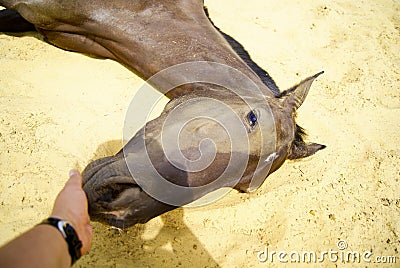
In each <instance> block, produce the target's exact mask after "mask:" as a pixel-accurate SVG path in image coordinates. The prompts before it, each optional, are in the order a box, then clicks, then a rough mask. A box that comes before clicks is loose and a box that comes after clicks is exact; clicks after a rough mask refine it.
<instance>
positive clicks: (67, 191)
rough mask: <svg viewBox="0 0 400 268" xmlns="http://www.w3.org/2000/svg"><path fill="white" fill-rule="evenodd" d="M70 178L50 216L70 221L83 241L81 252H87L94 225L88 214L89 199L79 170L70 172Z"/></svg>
mask: <svg viewBox="0 0 400 268" xmlns="http://www.w3.org/2000/svg"><path fill="white" fill-rule="evenodd" d="M69 175H70V178H69V180H68V181H67V183H66V184H65V186H64V188H63V189H62V190H61V192H60V193H59V194H58V196H57V198H56V201H55V202H54V207H53V211H52V213H51V216H50V217H54V218H59V219H62V220H65V221H69V222H70V223H71V225H72V227H74V229H75V231H76V232H77V234H78V236H79V239H80V240H81V241H82V248H81V253H82V255H83V254H86V253H87V252H88V250H89V248H90V245H91V244H92V236H93V232H92V227H91V225H90V218H89V214H88V203H87V202H88V201H87V198H86V194H85V192H84V191H83V189H82V176H81V174H80V173H79V171H77V170H71V171H70V172H69Z"/></svg>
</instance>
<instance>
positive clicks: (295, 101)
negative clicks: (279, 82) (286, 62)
mask: <svg viewBox="0 0 400 268" xmlns="http://www.w3.org/2000/svg"><path fill="white" fill-rule="evenodd" d="M323 73H324V72H323V71H322V72H319V73H317V74H315V75H313V76H310V77H308V78H306V79H304V80H303V81H301V82H300V83H299V84H297V85H295V86H294V87H292V88H290V89H288V90H285V91H283V92H282V93H281V98H282V100H283V102H284V105H285V106H286V107H293V109H294V110H297V108H299V107H300V105H302V104H303V102H304V100H305V98H306V97H307V94H308V91H309V90H310V87H311V84H312V82H313V81H314V80H315V79H316V78H317V77H318V76H320V75H321V74H323Z"/></svg>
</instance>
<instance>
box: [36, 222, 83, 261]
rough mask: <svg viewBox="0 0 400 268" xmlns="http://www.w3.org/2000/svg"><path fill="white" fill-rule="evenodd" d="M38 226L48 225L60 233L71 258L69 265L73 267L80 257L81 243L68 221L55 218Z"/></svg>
mask: <svg viewBox="0 0 400 268" xmlns="http://www.w3.org/2000/svg"><path fill="white" fill-rule="evenodd" d="M40 224H49V225H51V226H54V227H56V228H57V230H59V231H60V233H61V234H62V236H63V237H64V239H65V241H66V242H67V244H68V252H69V255H70V256H71V265H73V264H74V263H75V262H76V261H77V260H78V259H79V258H80V257H81V255H82V254H81V248H82V242H81V241H80V240H79V237H78V234H77V233H76V231H75V229H74V228H73V227H72V225H71V224H70V223H69V222H68V221H64V220H61V219H57V218H52V217H50V218H47V219H45V220H43V221H42V222H41V223H40Z"/></svg>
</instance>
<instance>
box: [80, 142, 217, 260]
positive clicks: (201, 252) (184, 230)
mask: <svg viewBox="0 0 400 268" xmlns="http://www.w3.org/2000/svg"><path fill="white" fill-rule="evenodd" d="M121 146H122V142H121V141H120V140H112V141H108V142H105V143H103V144H101V145H100V146H99V147H98V148H97V150H96V152H95V153H94V156H93V159H97V158H100V157H104V156H109V155H112V154H115V153H116V152H118V151H119V150H120V149H121ZM92 226H93V233H94V237H93V244H92V247H91V249H90V251H89V253H88V254H87V255H86V256H84V257H82V259H81V260H80V261H79V262H78V263H76V265H75V267H220V266H219V265H218V263H217V262H216V261H215V260H214V259H213V257H212V256H211V255H210V254H209V253H208V252H207V250H206V248H205V247H204V246H203V245H202V243H201V242H200V241H199V240H198V238H197V237H196V236H195V235H194V234H193V232H192V231H191V230H190V228H188V226H186V224H185V221H184V209H183V208H178V209H175V210H173V211H169V212H167V213H165V214H163V215H161V216H159V217H157V218H154V219H152V220H151V221H149V222H148V223H146V224H137V225H135V226H132V227H130V228H127V229H124V230H119V229H116V228H113V227H111V226H107V225H103V224H101V223H97V222H92Z"/></svg>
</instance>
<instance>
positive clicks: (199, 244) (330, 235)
mask: <svg viewBox="0 0 400 268" xmlns="http://www.w3.org/2000/svg"><path fill="white" fill-rule="evenodd" d="M206 5H207V6H208V8H209V11H210V15H211V17H212V19H213V20H214V22H215V24H216V25H218V26H219V27H220V28H221V29H222V30H224V31H225V32H226V33H228V34H230V35H232V36H234V37H235V38H236V39H237V40H238V41H240V42H241V43H242V44H243V46H244V47H245V48H246V49H247V50H248V51H249V52H250V54H251V55H252V57H253V58H254V60H255V61H256V62H257V63H259V65H260V66H262V67H263V68H265V69H266V70H267V71H268V72H269V73H270V75H271V76H272V77H273V78H274V79H275V81H276V82H277V84H278V86H279V87H280V88H281V89H286V88H288V87H290V86H292V85H293V84H295V83H297V82H299V81H300V80H301V79H303V78H305V77H307V76H309V75H312V74H314V73H317V72H319V71H321V70H324V71H325V74H324V75H323V76H321V77H320V78H318V79H317V80H316V82H315V83H314V84H313V86H312V88H311V91H310V94H309V96H308V97H307V99H306V101H305V103H304V105H303V106H302V107H301V108H300V109H299V111H298V122H299V123H300V125H301V126H303V127H304V128H305V129H306V130H307V132H308V133H309V136H308V140H310V141H315V142H319V143H322V144H325V145H327V148H326V149H325V150H323V151H321V152H319V153H317V154H316V155H315V156H312V157H310V158H307V159H304V160H300V161H288V162H286V163H285V164H284V166H283V167H281V169H279V170H278V171H277V172H275V173H274V174H273V175H271V176H270V177H268V179H267V180H266V181H265V183H264V184H263V185H262V186H261V188H260V189H258V191H256V192H255V193H252V194H240V193H237V192H235V191H232V192H230V193H229V194H228V195H227V196H225V197H224V198H223V199H221V200H219V201H218V202H215V203H213V204H211V205H208V206H206V207H199V208H194V209H193V208H181V209H177V210H175V211H172V212H169V213H167V214H165V215H163V216H161V217H158V218H155V219H153V220H151V221H150V222H148V223H147V224H145V225H138V226H134V227H131V228H128V229H126V230H124V231H122V232H120V231H118V230H116V229H113V228H110V227H109V226H105V225H102V224H99V223H96V222H93V228H94V241H93V245H92V248H91V250H90V252H89V254H88V255H86V256H84V257H83V258H82V259H81V260H80V261H79V262H78V263H77V265H76V267H278V266H281V262H280V261H279V260H278V257H277V255H275V256H274V259H273V260H271V258H269V259H268V260H266V261H265V262H260V261H259V260H258V258H257V254H258V252H259V251H262V250H265V248H267V249H268V251H269V253H271V251H283V252H287V254H289V253H290V252H291V251H298V252H299V253H302V252H304V251H314V252H316V253H317V254H321V252H323V251H329V250H334V251H335V250H336V251H338V252H345V251H348V250H351V251H358V252H360V253H363V252H365V251H368V252H369V251H371V252H372V256H371V258H370V259H371V260H372V262H373V261H375V257H377V256H378V257H379V256H397V263H400V259H399V258H400V255H399V253H398V251H399V250H400V238H399V236H400V186H399V178H400V167H399V163H400V147H399V145H400V138H399V133H400V71H399V67H400V56H399V55H400V17H399V14H400V3H399V2H398V1H395V0H392V1H390V0H381V1H362V2H354V1H340V0H333V1H324V0H315V1H294V0H290V1H289V0H284V1H270V0H249V1H246V2H243V1H238V0H230V1H227V0H214V1H206ZM0 63H1V64H0V85H1V86H0V110H1V116H0V178H1V179H0V215H1V217H0V244H3V243H5V242H6V241H8V240H10V239H12V238H13V237H15V236H17V235H18V234H20V233H22V232H23V231H25V230H27V229H28V228H30V227H31V226H33V225H34V224H35V223H37V222H39V221H41V220H42V219H43V218H45V217H47V216H48V215H49V213H50V210H51V207H52V204H53V201H54V199H55V197H56V195H57V193H58V191H59V190H60V189H61V188H62V187H63V185H64V183H65V181H66V180H67V173H68V170H69V169H71V168H78V169H80V170H82V169H83V168H84V167H85V165H86V164H87V163H88V162H90V160H92V159H95V158H99V157H101V156H106V155H110V154H112V153H115V152H116V151H118V150H119V148H120V146H121V143H122V142H121V139H122V128H123V123H124V116H125V111H126V109H127V107H128V105H129V103H130V100H131V98H132V97H133V96H134V94H135V92H136V90H137V88H138V87H139V86H140V85H141V83H142V81H141V80H140V79H139V78H137V77H136V76H135V75H134V74H132V73H131V72H129V71H128V70H126V69H125V68H124V67H122V66H121V65H119V64H118V63H116V62H113V61H110V60H99V59H94V58H89V57H87V56H84V55H80V54H77V53H71V52H66V51H63V50H60V49H58V48H55V47H53V46H51V45H49V44H47V43H45V42H43V40H42V39H41V38H40V37H39V36H38V35H37V34H35V33H27V34H18V35H9V34H1V33H0ZM143 105H146V104H143ZM161 108H162V107H161ZM138 109H140V107H138ZM139 127H140V126H139V125H138V126H137V128H139ZM338 241H345V242H346V243H347V248H346V249H345V250H339V248H338ZM341 243H342V244H340V243H339V246H342V245H343V244H344V243H343V242H341ZM21 254H23V253H21ZM295 256H296V255H293V254H292V255H291V257H295ZM260 257H265V255H260ZM318 257H320V255H318ZM283 259H286V260H289V262H290V259H289V257H288V255H286V257H285V256H283ZM325 259H327V256H325ZM334 259H335V258H333V260H334ZM386 260H388V258H386ZM297 264H298V263H297ZM366 264H367V263H365V262H364V261H363V260H361V262H360V263H356V264H353V265H355V266H360V265H362V266H365V265H366ZM397 265H399V264H397ZM300 266H307V267H314V266H315V267H335V266H339V267H342V266H344V263H342V262H340V258H339V260H338V261H337V262H333V261H330V260H329V259H328V260H325V262H324V263H322V264H320V263H312V265H311V266H310V265H307V264H300ZM390 266H393V267H394V266H395V264H385V267H390Z"/></svg>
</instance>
